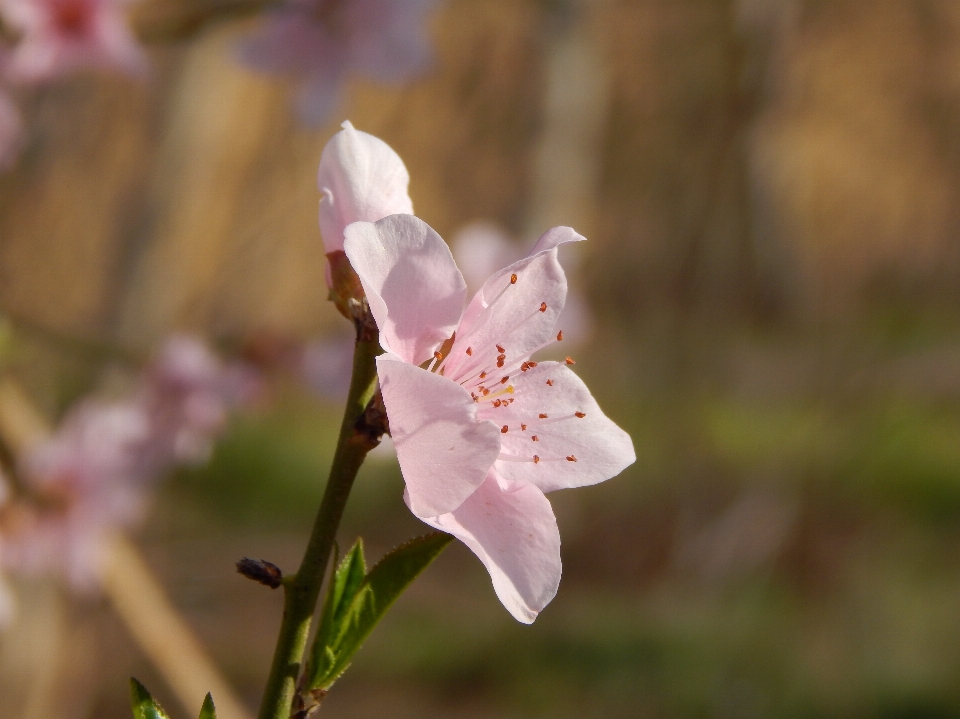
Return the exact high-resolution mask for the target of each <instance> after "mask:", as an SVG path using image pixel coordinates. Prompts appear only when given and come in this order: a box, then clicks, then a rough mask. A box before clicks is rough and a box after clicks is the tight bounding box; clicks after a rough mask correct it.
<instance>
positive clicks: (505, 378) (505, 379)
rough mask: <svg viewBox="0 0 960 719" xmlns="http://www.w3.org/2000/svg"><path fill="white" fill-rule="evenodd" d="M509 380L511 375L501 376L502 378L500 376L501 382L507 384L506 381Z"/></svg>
mask: <svg viewBox="0 0 960 719" xmlns="http://www.w3.org/2000/svg"><path fill="white" fill-rule="evenodd" d="M509 381H510V377H509V376H507V377H501V378H500V384H506V383H507V382H509Z"/></svg>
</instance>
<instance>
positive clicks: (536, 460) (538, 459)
mask: <svg viewBox="0 0 960 719" xmlns="http://www.w3.org/2000/svg"><path fill="white" fill-rule="evenodd" d="M533 463H534V464H539V463H540V457H539V456H538V455H536V454H535V455H533Z"/></svg>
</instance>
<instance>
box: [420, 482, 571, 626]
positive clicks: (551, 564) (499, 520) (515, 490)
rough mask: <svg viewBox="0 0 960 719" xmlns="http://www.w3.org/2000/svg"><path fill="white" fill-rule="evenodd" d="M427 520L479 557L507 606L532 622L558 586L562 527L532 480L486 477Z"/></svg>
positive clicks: (526, 621)
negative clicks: (452, 505) (460, 501)
mask: <svg viewBox="0 0 960 719" xmlns="http://www.w3.org/2000/svg"><path fill="white" fill-rule="evenodd" d="M423 521H425V522H426V523H427V524H429V525H430V526H432V527H435V528H436V529H439V530H441V531H443V532H448V533H450V534H452V535H453V536H455V537H456V538H457V539H459V540H460V541H461V542H463V543H464V544H466V545H467V546H468V547H469V548H470V550H471V551H472V552H473V553H474V554H476V555H477V557H479V559H480V561H481V562H483V564H484V566H485V567H486V568H487V571H488V572H489V573H490V579H491V580H492V581H493V589H494V591H496V593H497V597H499V599H500V601H501V602H502V603H503V606H504V607H506V608H507V611H508V612H510V614H512V615H513V617H514V618H515V619H516V620H517V621H518V622H523V623H524V624H531V623H532V622H533V620H534V619H536V618H537V614H539V613H540V612H541V611H542V610H543V608H544V607H545V606H547V604H549V603H550V601H551V600H552V599H553V598H554V597H555V596H556V594H557V588H558V587H559V585H560V573H561V564H560V531H559V530H558V529H557V520H556V517H555V516H554V514H553V508H552V507H551V506H550V502H549V501H548V500H547V498H546V497H544V496H543V493H542V492H541V491H540V490H539V489H537V488H536V487H534V486H532V485H529V484H514V483H510V482H506V481H502V480H498V479H497V476H496V473H495V472H492V471H491V472H490V474H488V475H487V478H486V480H485V481H484V483H483V484H482V485H481V486H480V488H479V489H477V491H476V492H474V493H473V494H472V495H471V496H470V498H469V499H467V501H465V502H464V503H463V504H462V505H461V506H460V507H459V508H458V509H457V510H455V511H454V512H451V513H450V514H444V515H441V516H439V517H433V518H431V519H424V520H423Z"/></svg>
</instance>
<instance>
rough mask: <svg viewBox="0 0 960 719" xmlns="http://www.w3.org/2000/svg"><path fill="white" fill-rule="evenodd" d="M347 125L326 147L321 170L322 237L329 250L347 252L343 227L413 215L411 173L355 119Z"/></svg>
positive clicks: (394, 153)
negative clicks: (409, 187)
mask: <svg viewBox="0 0 960 719" xmlns="http://www.w3.org/2000/svg"><path fill="white" fill-rule="evenodd" d="M342 127H343V129H342V130H340V132H338V133H337V134H336V135H334V136H333V137H331V138H330V140H329V141H328V142H327V144H326V146H325V147H324V148H323V154H322V155H321V156H320V169H319V170H318V171H317V187H318V188H319V190H320V195H321V197H320V235H321V237H323V246H324V250H325V251H326V252H327V253H328V254H329V253H331V252H337V251H339V250H343V231H344V229H345V228H346V226H347V225H349V224H350V223H351V222H357V221H359V220H362V221H364V222H376V221H377V220H381V219H383V218H384V217H387V216H388V215H397V214H407V215H412V214H413V202H412V201H411V200H410V195H408V194H407V185H409V184H410V175H409V173H408V172H407V168H406V166H405V165H404V164H403V160H401V159H400V156H399V155H398V154H397V153H396V152H394V151H393V150H392V149H391V148H390V146H389V145H388V144H387V143H385V142H384V141H383V140H381V139H380V138H377V137H374V136H373V135H368V134H367V133H366V132H360V131H359V130H357V129H355V128H354V127H353V125H351V124H350V121H349V120H347V121H346V122H344V123H343V126H342Z"/></svg>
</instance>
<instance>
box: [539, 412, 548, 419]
mask: <svg viewBox="0 0 960 719" xmlns="http://www.w3.org/2000/svg"><path fill="white" fill-rule="evenodd" d="M537 416H538V417H540V419H546V418H547V415H545V414H544V413H543V412H541V413H540V414H539V415H537Z"/></svg>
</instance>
